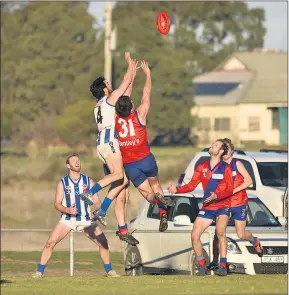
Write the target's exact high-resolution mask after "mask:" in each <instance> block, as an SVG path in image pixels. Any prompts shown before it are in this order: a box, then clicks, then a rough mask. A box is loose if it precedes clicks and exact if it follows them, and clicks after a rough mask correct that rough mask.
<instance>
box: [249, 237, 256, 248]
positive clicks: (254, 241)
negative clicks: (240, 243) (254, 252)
mask: <svg viewBox="0 0 289 295" xmlns="http://www.w3.org/2000/svg"><path fill="white" fill-rule="evenodd" d="M257 241H258V239H257V238H256V237H253V241H252V242H250V243H251V244H252V245H253V246H257V245H256V244H257Z"/></svg>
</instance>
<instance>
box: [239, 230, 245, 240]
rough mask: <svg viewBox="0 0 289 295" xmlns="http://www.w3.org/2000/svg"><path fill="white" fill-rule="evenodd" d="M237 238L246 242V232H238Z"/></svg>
mask: <svg viewBox="0 0 289 295" xmlns="http://www.w3.org/2000/svg"><path fill="white" fill-rule="evenodd" d="M237 236H238V238H239V239H241V240H244V239H245V232H244V231H237Z"/></svg>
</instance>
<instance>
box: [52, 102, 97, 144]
mask: <svg viewBox="0 0 289 295" xmlns="http://www.w3.org/2000/svg"><path fill="white" fill-rule="evenodd" d="M94 106H95V103H94V102H93V101H92V100H88V99H85V100H80V101H78V102H77V103H75V104H73V105H71V106H69V107H67V108H66V109H65V111H64V112H63V114H62V115H61V116H58V117H56V118H55V119H54V125H55V128H56V130H57V133H58V135H59V137H60V138H61V139H63V140H64V141H65V142H66V143H67V144H68V145H70V146H74V145H77V144H79V143H80V140H81V142H83V143H89V142H90V140H93V139H92V138H91V136H93V135H94V137H95V138H94V140H95V139H96V132H97V128H96V124H95V119H94V114H93V110H94Z"/></svg>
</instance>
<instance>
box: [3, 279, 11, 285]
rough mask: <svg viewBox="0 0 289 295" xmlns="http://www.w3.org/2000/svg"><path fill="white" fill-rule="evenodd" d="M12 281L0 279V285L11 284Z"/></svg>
mask: <svg viewBox="0 0 289 295" xmlns="http://www.w3.org/2000/svg"><path fill="white" fill-rule="evenodd" d="M11 283H12V281H9V280H0V284H1V285H4V284H11Z"/></svg>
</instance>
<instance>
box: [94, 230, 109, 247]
mask: <svg viewBox="0 0 289 295" xmlns="http://www.w3.org/2000/svg"><path fill="white" fill-rule="evenodd" d="M96 240H97V241H98V243H99V244H100V247H102V248H104V249H106V250H108V242H107V239H106V236H105V234H104V233H101V234H100V235H98V236H96Z"/></svg>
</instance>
